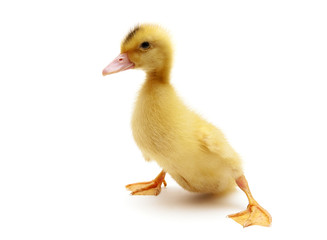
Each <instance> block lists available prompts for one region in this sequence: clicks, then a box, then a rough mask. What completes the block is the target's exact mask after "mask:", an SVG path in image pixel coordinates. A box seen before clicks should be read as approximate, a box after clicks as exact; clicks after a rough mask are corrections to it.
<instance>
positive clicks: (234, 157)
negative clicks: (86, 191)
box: [103, 24, 272, 227]
mask: <svg viewBox="0 0 327 240" xmlns="http://www.w3.org/2000/svg"><path fill="white" fill-rule="evenodd" d="M172 55H173V49H172V44H171V41H170V38H169V34H168V33H167V32H166V31H165V30H164V29H163V28H161V27H159V26H157V25H150V24H143V25H138V26H136V27H135V28H134V29H133V30H132V31H131V32H129V34H128V35H127V36H126V37H125V39H124V40H123V41H122V44H121V54H120V55H119V56H118V57H117V58H116V59H114V61H113V62H112V63H110V64H109V65H108V66H107V67H106V68H105V69H104V70H103V75H108V74H112V73H116V72H120V71H123V70H127V69H132V68H136V69H142V70H144V71H145V72H146V80H145V83H144V84H143V87H142V88H141V90H140V93H139V96H138V99H137V102H136V105H135V109H134V114H133V118H132V129H133V136H134V138H135V141H136V143H137V145H138V147H139V148H140V150H141V151H142V153H143V155H144V158H145V159H146V160H147V161H149V160H155V161H156V162H157V163H158V164H159V165H160V166H161V167H162V169H163V170H162V171H161V173H160V174H159V175H158V176H157V177H156V178H155V179H154V180H152V181H150V182H141V183H134V184H129V185H127V186H126V187H127V189H129V190H130V191H132V194H133V195H158V194H159V193H160V191H161V185H162V184H164V185H165V186H166V182H165V174H166V172H167V173H169V174H170V175H171V176H172V178H173V179H175V180H176V182H177V183H178V184H179V185H181V186H182V187H183V188H184V189H186V190H189V191H192V192H200V193H222V192H225V191H228V190H230V189H231V188H233V187H234V186H235V183H236V184H237V185H238V186H239V187H240V188H241V189H242V190H243V191H244V192H245V194H246V196H247V197H248V200H249V205H248V207H247V209H246V210H245V211H242V212H240V213H236V214H232V215H229V217H230V218H232V219H234V220H235V221H236V222H238V223H240V224H241V225H243V226H244V227H247V226H251V225H262V226H269V225H270V224H271V221H272V219H271V216H270V214H269V213H268V212H267V211H266V210H265V209H263V208H262V207H261V206H260V205H259V204H258V203H257V202H256V201H255V200H254V198H253V197H252V195H251V192H250V189H249V186H248V183H247V181H246V179H245V177H244V175H243V170H242V164H241V159H240V157H239V155H238V154H237V153H236V152H235V151H234V150H233V148H232V147H231V146H230V145H229V143H228V142H227V140H226V139H225V137H224V135H223V133H222V132H221V131H220V130H219V129H217V128H216V127H215V126H213V125H212V124H210V123H208V122H207V121H206V120H204V119H203V118H201V117H200V116H199V115H197V114H196V113H195V112H193V111H191V110H190V109H188V108H187V107H186V106H185V105H184V104H183V102H182V101H181V99H180V98H179V97H178V96H177V94H176V92H175V90H174V88H173V87H172V85H171V84H170V82H169V81H170V70H171V67H172V60H173V59H172Z"/></svg>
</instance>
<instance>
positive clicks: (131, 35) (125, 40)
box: [124, 26, 140, 43]
mask: <svg viewBox="0 0 327 240" xmlns="http://www.w3.org/2000/svg"><path fill="white" fill-rule="evenodd" d="M138 30H140V27H139V26H135V27H134V29H133V30H131V31H130V32H129V33H128V34H127V36H126V37H125V39H124V43H127V42H128V41H130V40H131V39H132V38H133V37H134V36H135V34H136V32H137V31H138Z"/></svg>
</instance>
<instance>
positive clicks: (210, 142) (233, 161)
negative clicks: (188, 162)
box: [197, 123, 242, 175]
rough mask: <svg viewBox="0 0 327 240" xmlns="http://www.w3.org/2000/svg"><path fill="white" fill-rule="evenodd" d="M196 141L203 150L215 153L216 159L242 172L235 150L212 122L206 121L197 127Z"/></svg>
mask: <svg viewBox="0 0 327 240" xmlns="http://www.w3.org/2000/svg"><path fill="white" fill-rule="evenodd" d="M197 135H198V141H199V144H200V146H201V148H202V149H203V150H204V151H207V152H209V153H212V154H214V155H216V158H217V161H223V162H225V163H226V165H227V166H230V168H231V169H232V170H233V172H238V174H237V175H239V174H240V173H241V172H242V167H241V159H240V157H239V155H238V154H237V152H235V151H234V149H233V148H232V147H231V146H230V144H229V143H228V141H227V140H226V138H225V136H224V134H223V133H222V132H221V131H220V130H219V129H218V128H216V127H215V126H213V125H212V124H209V123H206V124H203V125H202V126H201V127H199V128H198V132H197Z"/></svg>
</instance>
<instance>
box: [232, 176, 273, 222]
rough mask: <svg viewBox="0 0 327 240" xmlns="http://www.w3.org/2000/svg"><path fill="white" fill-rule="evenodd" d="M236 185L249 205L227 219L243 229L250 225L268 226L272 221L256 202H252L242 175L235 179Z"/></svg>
mask: <svg viewBox="0 0 327 240" xmlns="http://www.w3.org/2000/svg"><path fill="white" fill-rule="evenodd" d="M236 183H237V185H238V186H239V188H240V189H242V191H243V192H244V193H245V194H246V196H247V198H248V200H249V205H248V207H247V209H246V210H245V211H242V212H239V213H236V214H231V215H228V217H229V218H231V219H233V220H234V221H236V222H237V223H239V224H241V225H242V226H243V227H248V226H251V225H260V226H265V227H268V226H270V224H271V221H272V218H271V216H270V214H269V213H268V212H267V210H265V209H264V208H263V207H261V206H260V205H259V204H258V203H257V201H256V200H254V198H253V197H252V194H251V192H250V188H249V185H248V182H247V181H246V178H245V177H244V175H243V176H241V177H239V178H237V179H236Z"/></svg>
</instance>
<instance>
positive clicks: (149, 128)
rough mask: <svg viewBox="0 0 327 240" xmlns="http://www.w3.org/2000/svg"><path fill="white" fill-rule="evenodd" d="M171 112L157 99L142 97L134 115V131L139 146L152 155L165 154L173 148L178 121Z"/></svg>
mask: <svg viewBox="0 0 327 240" xmlns="http://www.w3.org/2000/svg"><path fill="white" fill-rule="evenodd" d="M171 114H172V113H171V112H169V111H168V110H167V108H165V107H162V106H160V105H158V104H157V102H155V101H153V100H152V101H147V99H141V100H139V101H138V102H137V103H136V106H135V110H134V113H133V117H132V131H133V136H134V139H135V141H136V143H137V145H138V146H139V148H140V149H141V150H142V151H143V152H146V153H148V154H150V155H157V154H160V155H163V154H165V153H168V152H169V151H171V150H173V142H174V138H176V136H175V134H174V129H176V128H177V126H176V122H175V121H174V120H173V119H172V118H171Z"/></svg>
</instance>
